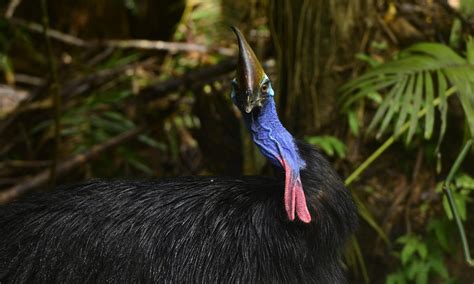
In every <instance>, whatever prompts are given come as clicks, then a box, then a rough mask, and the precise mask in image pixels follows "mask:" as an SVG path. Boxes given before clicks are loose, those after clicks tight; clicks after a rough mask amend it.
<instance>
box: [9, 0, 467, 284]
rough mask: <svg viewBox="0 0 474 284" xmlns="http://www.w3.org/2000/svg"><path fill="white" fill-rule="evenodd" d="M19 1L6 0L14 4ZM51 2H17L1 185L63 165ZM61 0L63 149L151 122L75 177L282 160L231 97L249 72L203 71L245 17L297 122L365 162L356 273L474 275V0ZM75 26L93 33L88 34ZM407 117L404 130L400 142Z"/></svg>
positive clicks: (348, 169)
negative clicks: (166, 46)
mask: <svg viewBox="0 0 474 284" xmlns="http://www.w3.org/2000/svg"><path fill="white" fill-rule="evenodd" d="M9 2H10V1H3V2H0V12H2V14H3V11H5V10H6V8H7V6H8V5H9V4H10V3H9ZM38 2H39V1H21V3H20V5H19V6H18V7H17V9H16V11H15V12H14V14H13V18H8V19H7V18H4V17H1V18H0V73H1V75H0V193H1V192H2V190H8V189H9V188H11V187H12V186H13V185H17V184H21V183H23V182H25V181H28V180H30V179H31V178H32V177H33V176H35V175H36V174H38V173H40V172H42V171H48V170H49V168H50V167H51V160H52V156H53V154H54V153H53V150H52V149H53V148H54V147H53V146H54V123H53V121H54V116H53V111H52V110H53V108H52V107H53V101H52V98H51V94H50V93H49V92H48V89H49V85H50V80H51V79H50V78H51V74H49V71H48V63H49V62H48V57H47V56H45V54H46V46H45V42H44V38H43V36H42V33H41V16H42V15H41V13H38V11H40V9H39V4H38ZM458 2H459V4H458ZM48 4H49V10H48V13H49V15H50V23H51V27H52V29H54V30H55V31H57V32H60V33H62V34H60V35H59V36H58V37H55V38H51V41H52V43H53V50H54V58H53V60H54V61H55V62H56V63H57V65H58V70H59V71H58V77H59V80H60V94H61V98H62V101H63V103H62V105H61V115H60V121H61V132H60V133H61V144H60V147H59V154H60V160H64V159H67V158H70V157H74V156H76V155H80V154H83V153H84V152H86V151H88V150H90V149H92V148H94V147H97V146H100V145H104V144H106V143H107V142H108V141H111V140H113V139H114V138H115V137H117V135H120V134H121V133H124V132H126V131H128V130H130V129H134V128H136V127H141V128H143V129H144V130H143V131H142V132H140V133H139V134H138V135H137V136H136V137H135V138H136V139H132V140H127V141H126V142H123V143H120V144H119V145H118V146H117V147H116V148H114V149H109V150H108V151H106V152H104V153H103V154H101V155H100V156H99V157H96V158H95V159H94V160H88V161H86V162H84V163H82V164H80V165H79V166H77V167H76V168H74V170H73V171H71V172H69V173H68V174H66V175H63V176H60V177H59V182H61V183H62V182H72V181H76V180H81V179H85V178H94V177H123V176H146V177H148V176H171V175H190V174H225V175H240V174H242V173H245V174H270V172H271V170H269V166H268V165H267V164H266V162H265V159H264V158H262V156H261V155H260V154H259V152H258V150H257V149H256V148H255V147H254V146H253V144H252V142H251V141H250V139H248V134H247V133H246V131H245V129H244V128H243V127H242V122H241V119H240V114H239V113H238V111H237V110H236V109H235V108H233V106H232V103H231V102H230V100H229V96H228V92H229V82H230V80H231V78H232V76H233V74H232V72H231V73H229V70H226V71H223V72H222V73H219V74H218V75H212V76H203V77H200V78H204V79H202V80H200V81H196V80H195V79H193V78H195V77H193V76H190V74H191V73H193V72H203V74H208V73H206V72H209V71H208V69H206V68H209V67H211V68H212V67H214V66H216V65H219V64H221V63H223V62H226V61H227V60H229V57H228V56H227V55H223V54H222V53H221V52H218V48H221V47H225V48H228V49H230V50H234V51H235V50H236V48H237V46H236V44H235V40H234V36H233V35H232V33H231V32H230V30H229V29H228V26H229V25H231V24H233V25H237V26H239V27H240V28H241V29H242V30H243V31H244V33H245V34H246V36H247V38H248V39H249V42H250V43H251V44H252V46H253V47H254V48H255V51H256V53H257V55H258V56H259V58H261V59H262V62H264V67H265V68H266V71H267V73H268V74H269V75H270V77H271V78H272V80H273V81H275V86H276V89H277V90H276V93H277V96H276V99H277V100H278V106H279V112H280V114H281V117H282V119H283V121H284V124H285V126H287V127H288V128H289V130H290V131H291V132H292V133H295V134H296V135H297V136H298V137H304V138H305V140H306V141H307V142H309V143H311V144H313V145H316V146H317V147H318V148H320V149H321V150H322V151H323V152H324V153H325V154H326V155H327V156H329V159H330V160H331V163H332V164H333V165H335V167H336V168H337V170H338V171H339V172H340V173H341V174H342V175H343V176H349V175H350V174H351V173H355V176H354V175H350V179H349V182H348V184H350V189H351V191H352V193H353V195H354V198H355V201H356V203H357V205H358V207H359V214H360V216H361V218H362V220H363V222H362V224H361V227H360V231H359V233H358V234H357V236H356V238H354V239H353V240H352V241H351V244H350V249H349V250H348V252H347V259H346V261H347V263H348V265H349V266H350V267H351V269H352V274H351V275H352V276H351V282H352V283H361V282H363V281H365V282H368V281H371V282H374V283H383V282H386V283H433V282H435V283H436V281H437V282H439V283H450V282H453V281H458V282H460V283H468V282H466V281H468V280H469V281H471V280H472V279H473V278H474V272H472V269H471V270H469V269H466V263H465V262H464V260H463V259H462V248H461V246H460V244H459V242H458V239H459V236H458V231H457V230H456V224H455V222H454V220H452V218H453V215H452V210H450V208H449V204H448V200H447V198H446V196H445V195H444V194H443V191H442V188H443V184H444V182H443V180H445V179H446V176H447V174H448V169H449V166H450V165H452V164H453V161H454V160H455V159H456V157H457V155H458V150H459V148H460V147H461V145H462V144H463V141H465V140H466V139H467V138H469V137H472V135H473V133H474V132H473V129H474V128H473V127H474V121H473V119H474V113H473V112H474V109H473V107H474V99H473V96H472V94H473V84H474V78H473V76H472V74H474V72H473V71H474V70H473V66H474V65H473V64H474V41H473V39H472V35H473V30H474V24H473V18H474V15H473V12H474V8H473V7H474V1H472V0H462V1H431V0H413V1H402V0H396V1H386V0H356V1H327V0H318V1H311V0H298V1H283V0H244V1H229V0H210V1H204V0H187V1H171V0H164V1H152V0H123V1H116V0H100V1H98V0H83V1H75V2H69V1H63V0H49V1H48ZM99 19H100V20H99ZM18 20H22V21H23V22H19V21H18ZM32 24H37V25H38V24H39V27H40V29H39V30H38V29H36V30H35V29H34V28H32ZM65 36H73V37H77V39H80V40H83V41H84V42H86V43H87V45H84V46H75V45H71V44H69V43H67V41H64V37H65ZM111 39H124V40H127V41H133V40H135V39H147V40H162V41H166V42H170V43H172V44H176V43H179V44H187V45H188V46H190V47H191V48H190V49H188V50H186V51H179V52H176V51H167V50H158V49H156V50H155V49H148V50H143V49H140V48H117V47H111V46H109V45H107V41H108V40H111ZM92 43H94V44H92ZM97 43H100V44H97ZM195 45H198V46H205V47H208V50H207V51H204V52H203V51H202V50H199V49H198V48H196V46H195ZM193 48H194V49H193ZM193 74H194V73H193ZM343 83H346V84H344V86H342V85H343ZM170 86H171V87H170ZM341 86H342V87H341ZM337 90H341V92H337ZM338 100H339V101H340V102H341V104H339V105H338V104H337V101H338ZM341 109H343V111H340V110H341ZM437 109H438V111H437ZM405 132H406V136H404V138H405V139H404V143H403V142H400V141H398V138H400V137H399V136H400V135H405ZM372 134H375V135H372ZM385 136H388V138H387V140H386V141H385V143H384V144H382V146H380V141H379V140H378V139H382V138H386V137H385ZM435 138H436V139H435ZM387 141H388V142H389V143H387ZM384 145H385V146H384ZM441 153H442V156H441V155H438V154H441ZM366 157H369V158H366ZM369 159H370V160H369ZM367 160H369V161H368V163H367V165H368V166H367V167H365V168H363V169H362V170H361V171H357V170H358V169H360V167H359V168H358V166H359V165H360V164H362V165H363V164H364V162H367ZM439 165H443V167H439ZM473 165H474V157H473V154H472V151H471V152H470V154H469V155H468V156H467V157H466V161H465V162H464V163H463V164H462V165H461V166H460V169H459V171H457V172H458V173H457V174H456V175H455V176H454V179H453V182H452V185H451V186H450V188H451V190H452V196H453V200H454V203H455V204H456V206H457V209H458V212H459V216H460V219H461V220H462V222H463V224H464V226H465V227H466V232H467V237H468V239H469V240H470V242H471V243H472V242H473V241H474V240H473V238H474V236H473V235H472V233H471V232H472V231H474V220H473V218H470V216H472V212H473V206H472V202H473V183H474V182H473V173H474V168H473ZM354 169H356V171H354ZM352 177H354V178H352ZM346 182H347V180H346ZM49 187H50V186H49V185H42V186H40V187H39V189H40V190H48V188H49ZM374 232H375V234H374Z"/></svg>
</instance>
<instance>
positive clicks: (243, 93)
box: [232, 26, 265, 113]
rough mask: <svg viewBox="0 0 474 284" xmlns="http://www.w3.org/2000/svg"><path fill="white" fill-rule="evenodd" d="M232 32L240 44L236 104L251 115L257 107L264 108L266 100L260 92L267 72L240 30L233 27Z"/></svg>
mask: <svg viewBox="0 0 474 284" xmlns="http://www.w3.org/2000/svg"><path fill="white" fill-rule="evenodd" d="M232 30H233V31H234V33H235V35H236V36H237V41H238V43H239V58H238V62H237V76H236V81H237V90H236V103H237V105H238V106H239V107H240V109H241V110H243V111H245V112H246V113H250V112H251V111H252V110H253V109H254V108H255V107H261V106H262V102H263V100H264V98H263V96H262V94H261V92H260V83H261V82H262V80H263V78H264V76H265V72H264V71H263V68H262V65H261V64H260V62H259V61H258V59H257V56H255V53H254V52H253V50H252V48H251V47H250V45H249V44H248V43H247V41H246V40H245V38H244V36H243V35H242V33H241V32H240V31H239V29H237V28H236V27H234V26H232Z"/></svg>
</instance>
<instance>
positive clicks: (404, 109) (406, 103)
mask: <svg viewBox="0 0 474 284" xmlns="http://www.w3.org/2000/svg"><path fill="white" fill-rule="evenodd" d="M414 84H415V76H410V78H409V79H408V85H407V90H406V93H405V94H404V96H403V103H402V105H401V111H400V115H399V116H398V120H397V123H396V125H395V134H397V135H398V134H400V129H401V128H402V125H403V124H404V123H405V121H406V118H407V115H408V111H409V110H410V108H411V99H412V96H413V86H414Z"/></svg>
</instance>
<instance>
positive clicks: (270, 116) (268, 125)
mask: <svg viewBox="0 0 474 284" xmlns="http://www.w3.org/2000/svg"><path fill="white" fill-rule="evenodd" d="M232 29H233V30H234V32H235V34H236V35H237V40H238V43H239V58H238V63H237V75H236V78H235V79H234V80H233V81H232V94H231V96H232V100H233V102H234V104H235V105H236V106H237V107H238V108H239V109H240V110H241V112H242V115H243V118H244V121H245V124H246V125H247V128H248V129H249V131H250V133H251V135H252V139H253V141H254V142H255V144H256V145H257V146H258V147H259V149H260V151H261V152H262V154H263V155H264V156H265V157H266V158H268V160H269V161H270V162H271V163H272V164H273V165H275V166H276V167H277V168H280V169H282V170H283V171H284V172H285V193H284V203H285V210H286V212H287V215H288V218H289V219H290V220H294V219H295V216H297V217H298V219H299V220H301V221H302V222H304V223H309V222H310V221H311V215H310V213H309V210H308V206H307V204H306V196H305V193H304V191H303V185H302V182H301V178H300V170H301V169H304V168H305V167H306V163H305V161H304V160H303V159H302V158H301V157H300V154H299V152H298V148H297V146H296V144H295V142H294V139H293V136H291V134H290V133H289V132H288V131H287V130H286V129H285V128H284V127H283V125H282V124H281V122H280V120H279V119H278V115H277V113H276V107H275V101H274V99H273V96H274V92H273V89H272V87H271V83H270V79H269V78H268V77H267V75H266V74H265V72H264V71H263V68H262V65H261V64H260V62H259V61H258V59H257V57H256V56H255V53H254V52H253V51H252V48H251V47H250V46H249V44H248V43H247V41H246V40H245V38H244V37H243V35H242V33H241V32H240V31H239V30H238V29H237V28H235V27H232Z"/></svg>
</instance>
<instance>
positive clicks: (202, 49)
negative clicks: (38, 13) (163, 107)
mask: <svg viewBox="0 0 474 284" xmlns="http://www.w3.org/2000/svg"><path fill="white" fill-rule="evenodd" d="M10 21H11V22H12V23H13V24H16V25H19V26H21V27H24V28H26V29H28V30H30V31H32V32H37V33H39V32H42V31H43V29H42V26H41V25H40V24H37V23H34V22H28V21H25V20H23V19H19V18H11V19H10ZM47 35H48V37H50V38H51V39H54V40H57V41H60V42H62V43H65V44H68V45H73V46H76V47H82V48H84V47H109V48H122V49H124V48H133V49H142V50H163V51H168V52H170V53H178V52H198V53H218V54H221V55H225V56H233V55H235V54H236V52H235V50H234V49H231V48H224V47H219V48H211V47H207V46H205V45H202V44H195V43H186V42H168V41H161V40H145V39H136V40H104V41H85V40H83V39H80V38H78V37H75V36H72V35H69V34H65V33H62V32H60V31H57V30H52V29H49V30H48V32H47Z"/></svg>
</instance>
